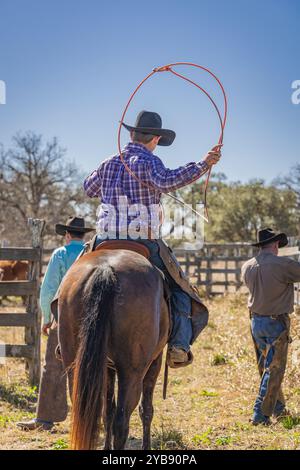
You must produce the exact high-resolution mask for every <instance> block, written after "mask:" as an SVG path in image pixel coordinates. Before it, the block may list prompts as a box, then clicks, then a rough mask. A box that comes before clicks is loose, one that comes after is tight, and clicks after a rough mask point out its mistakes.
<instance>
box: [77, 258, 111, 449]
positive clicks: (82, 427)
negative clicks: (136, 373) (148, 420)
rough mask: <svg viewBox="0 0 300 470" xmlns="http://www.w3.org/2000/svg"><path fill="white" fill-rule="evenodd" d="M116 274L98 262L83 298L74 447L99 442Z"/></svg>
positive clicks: (92, 444) (87, 447) (90, 447)
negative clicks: (98, 264)
mask: <svg viewBox="0 0 300 470" xmlns="http://www.w3.org/2000/svg"><path fill="white" fill-rule="evenodd" d="M116 286H117V278H116V275H115V272H114V270H113V268H112V267H111V266H109V265H108V264H106V265H102V266H99V267H98V268H97V269H96V271H95V272H94V274H93V275H92V277H91V279H90V280H89V282H88V285H87V289H86V292H85V295H84V299H83V312H82V314H83V316H82V325H81V331H80V341H79V348H78V352H77V355H76V359H75V364H74V383H73V400H72V401H73V405H72V428H71V448H72V449H77V450H80V449H87V450H89V449H93V448H95V446H96V444H97V437H98V434H99V427H100V421H101V415H102V408H103V403H104V395H105V386H104V384H105V381H106V356H107V343H108V337H109V328H110V327H109V319H110V317H111V313H112V311H113V305H114V297H115V294H116Z"/></svg>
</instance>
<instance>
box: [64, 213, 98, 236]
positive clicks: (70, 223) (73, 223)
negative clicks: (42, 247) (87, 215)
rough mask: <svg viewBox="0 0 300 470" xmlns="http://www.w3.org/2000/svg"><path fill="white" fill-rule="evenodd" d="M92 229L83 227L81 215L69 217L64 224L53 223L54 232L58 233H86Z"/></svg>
mask: <svg viewBox="0 0 300 470" xmlns="http://www.w3.org/2000/svg"><path fill="white" fill-rule="evenodd" d="M93 230H95V229H93V228H90V227H85V224H84V219H83V218H81V217H69V218H68V220H67V223H66V225H63V224H56V225H55V232H56V233H57V234H58V235H65V234H66V232H80V233H88V232H92V231H93Z"/></svg>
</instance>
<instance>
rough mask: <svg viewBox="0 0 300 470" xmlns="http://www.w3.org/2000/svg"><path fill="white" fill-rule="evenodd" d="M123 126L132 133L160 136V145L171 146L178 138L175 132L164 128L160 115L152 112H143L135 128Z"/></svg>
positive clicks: (138, 117) (137, 119)
mask: <svg viewBox="0 0 300 470" xmlns="http://www.w3.org/2000/svg"><path fill="white" fill-rule="evenodd" d="M123 126H124V127H125V129H127V130H128V131H130V132H132V131H136V132H141V133H142V134H152V135H160V136H161V139H160V140H159V142H158V145H164V146H168V145H171V144H172V143H173V141H174V139H175V137H176V134H175V132H174V131H171V130H170V129H163V128H162V120H161V117H160V115H159V114H157V113H153V112H151V111H141V112H140V113H139V114H138V116H137V118H136V121H135V125H134V126H129V125H128V124H124V123H123Z"/></svg>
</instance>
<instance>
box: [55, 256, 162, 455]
mask: <svg viewBox="0 0 300 470" xmlns="http://www.w3.org/2000/svg"><path fill="white" fill-rule="evenodd" d="M58 311H59V322H58V324H59V342H60V348H61V356H62V360H63V363H64V366H65V367H66V368H67V370H68V375H69V384H70V390H71V395H72V403H73V406H72V429H71V445H72V448H73V449H93V448H95V447H96V445H97V440H98V435H99V428H100V422H101V417H102V416H103V420H104V424H105V431H106V439H105V449H112V448H113V449H124V447H125V444H126V440H127V437H128V433H129V420H130V416H131V414H132V412H133V411H134V409H135V408H136V406H137V405H138V403H139V401H140V398H141V396H142V400H141V405H140V416H141V419H142V422H143V448H144V449H150V445H151V443H150V428H151V421H152V417H153V406H152V401H153V392H154V387H155V384H156V380H157V377H158V374H159V371H160V368H161V362H162V353H163V349H164V347H165V345H166V343H167V340H168V333H169V326H170V324H169V313H168V307H167V303H166V301H165V299H164V292H163V280H162V277H161V275H160V274H159V272H158V270H157V269H156V268H155V267H153V266H152V265H151V263H150V262H149V261H148V260H147V259H146V258H145V257H143V256H142V255H140V254H137V253H133V252H131V251H128V250H124V249H121V250H102V251H95V252H92V253H89V254H86V255H84V256H83V257H82V258H80V259H79V260H78V261H77V262H76V263H74V265H73V266H72V267H71V268H70V270H69V271H68V273H67V275H66V277H65V278H64V281H63V283H62V285H61V290H60V295H59V304H58ZM108 361H109V363H113V367H114V368H109V367H108ZM116 375H117V378H118V393H117V403H116V401H115V376H116Z"/></svg>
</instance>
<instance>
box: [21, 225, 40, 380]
mask: <svg viewBox="0 0 300 470" xmlns="http://www.w3.org/2000/svg"><path fill="white" fill-rule="evenodd" d="M28 226H29V230H30V232H31V245H32V248H37V249H39V252H40V257H39V260H38V261H33V262H32V263H30V268H29V270H28V280H30V281H34V282H35V284H36V288H35V292H34V294H32V295H30V296H29V298H28V302H27V307H26V310H27V313H29V314H31V315H32V317H33V324H32V326H29V327H26V328H25V343H26V344H27V345H29V346H32V351H33V354H32V357H31V358H30V359H29V360H28V369H29V381H30V383H31V385H38V384H39V381H40V374H41V318H40V313H39V304H38V297H39V287H40V274H41V265H42V251H43V238H42V235H43V230H44V226H45V221H44V220H40V219H28Z"/></svg>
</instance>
